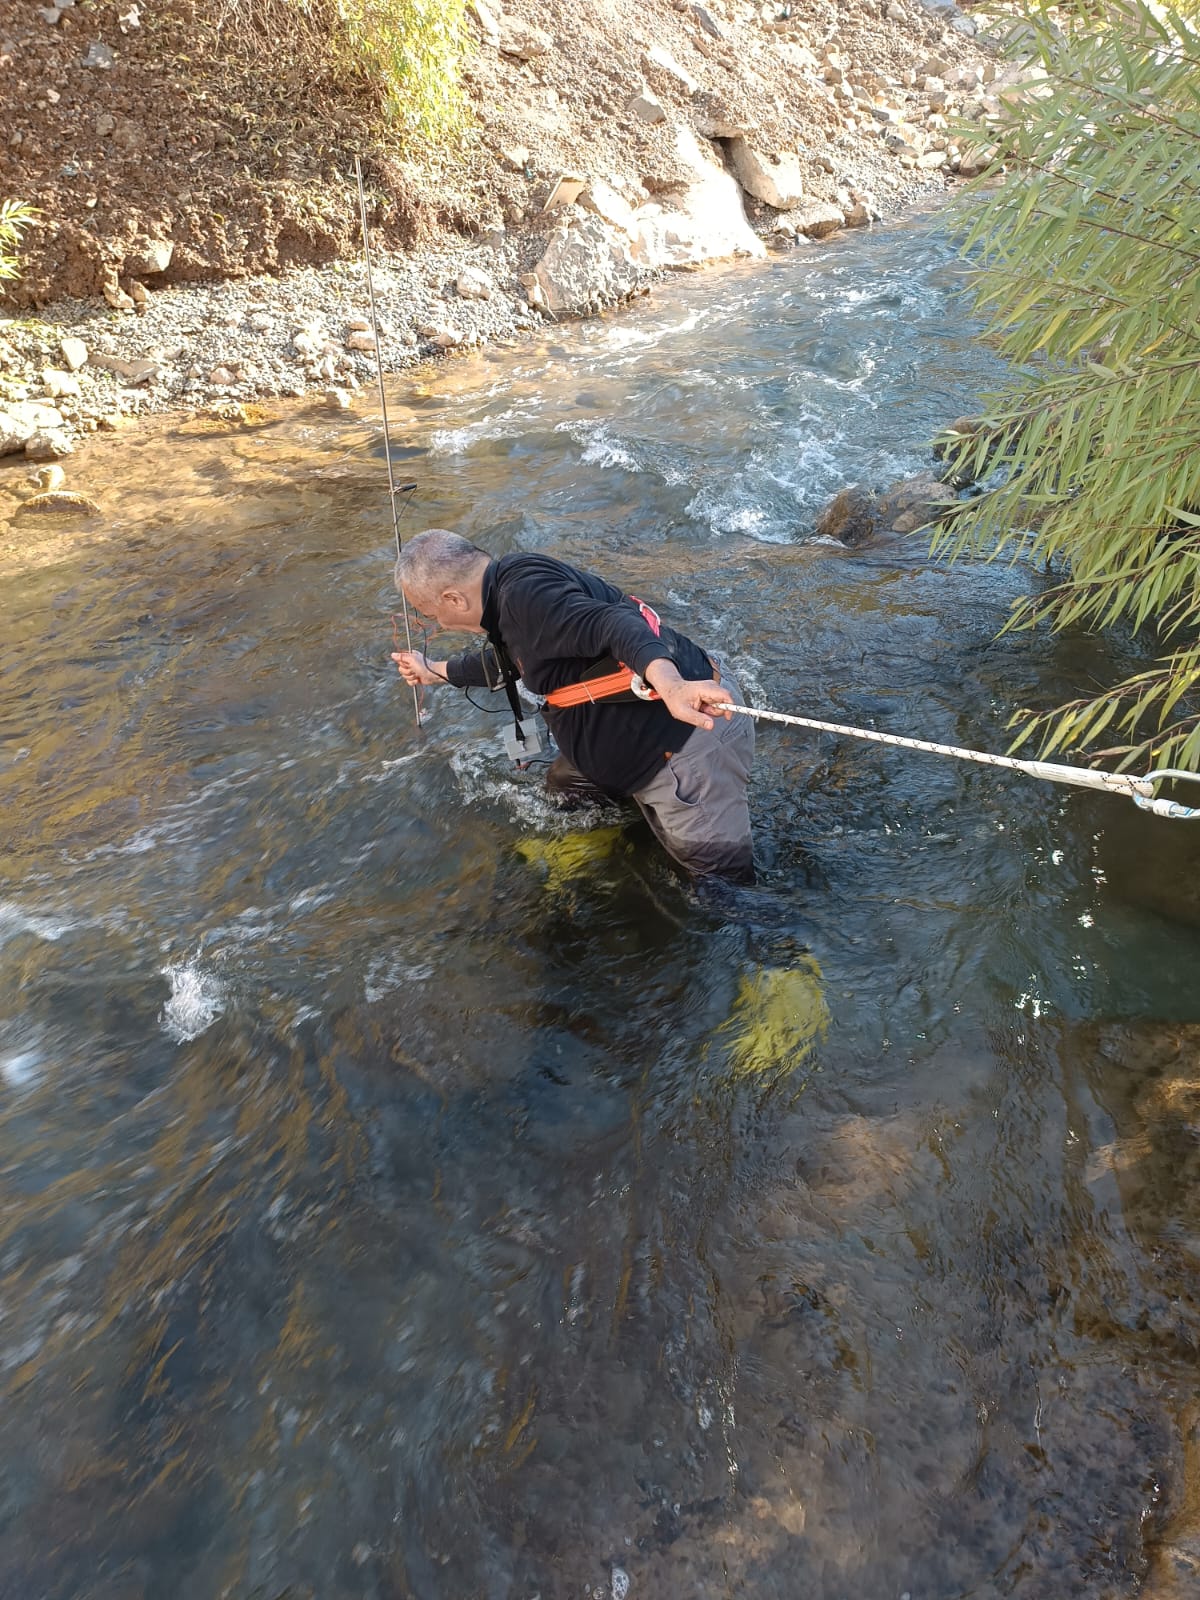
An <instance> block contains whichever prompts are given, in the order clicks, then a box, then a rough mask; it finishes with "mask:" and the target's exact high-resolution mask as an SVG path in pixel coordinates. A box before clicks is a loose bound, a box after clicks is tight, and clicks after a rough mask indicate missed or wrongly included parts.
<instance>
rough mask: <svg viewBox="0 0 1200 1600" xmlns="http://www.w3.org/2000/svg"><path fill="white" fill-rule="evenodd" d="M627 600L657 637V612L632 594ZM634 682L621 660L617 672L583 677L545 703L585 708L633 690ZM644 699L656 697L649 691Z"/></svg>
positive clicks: (548, 696) (659, 624)
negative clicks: (631, 602)
mask: <svg viewBox="0 0 1200 1600" xmlns="http://www.w3.org/2000/svg"><path fill="white" fill-rule="evenodd" d="M629 598H630V599H631V600H632V601H633V603H634V605H635V606H636V607H637V608H638V610H639V611H640V612H641V614H642V621H643V622H644V623H645V624H646V626H647V627H648V628H649V629H650V631H651V632H652V633H653V634H654V636H655V638H657V637H658V636H659V634H660V633H661V631H662V622H661V620H660V619H659V615H658V612H657V611H655V610H654V608H653V606H648V605H647V604H646V602H645V601H644V600H639V599H638V597H637V595H635V594H631V595H630V596H629ZM633 679H634V673H633V672H632V671H631V670H630V668H629V667H627V666H626V665H625V663H624V662H623V661H622V662H620V663H618V670H617V671H616V672H606V673H605V674H604V676H603V677H599V678H584V679H583V681H582V682H581V683H566V684H564V685H563V687H562V688H561V689H554V690H552V691H551V692H550V693H549V694H548V695H547V696H546V704H547V705H548V706H559V707H562V706H586V705H590V704H591V703H592V702H593V701H596V700H611V699H612V697H613V695H615V694H629V693H630V692H631V690H632V689H633ZM647 698H649V699H651V700H657V699H658V696H657V695H656V694H655V692H654V690H653V689H651V690H650V692H649V695H648V697H647Z"/></svg>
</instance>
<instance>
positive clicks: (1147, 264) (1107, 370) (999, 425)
mask: <svg viewBox="0 0 1200 1600" xmlns="http://www.w3.org/2000/svg"><path fill="white" fill-rule="evenodd" d="M1025 16H1026V17H1027V20H1028V25H1029V26H1028V28H1026V29H1025V30H1024V39H1023V46H1022V48H1023V52H1024V53H1026V54H1028V53H1030V52H1032V54H1033V56H1034V63H1035V65H1037V67H1038V68H1039V73H1040V76H1039V81H1038V83H1037V84H1036V85H1029V86H1027V89H1026V92H1024V93H1023V94H1022V96H1021V98H1020V103H1019V104H1012V105H1010V106H1009V107H1008V108H1007V109H1006V110H1005V111H1004V113H1003V120H1002V122H1001V125H1000V127H999V128H998V130H997V137H998V141H999V149H1000V153H1001V157H1002V159H1003V160H1004V161H1005V162H1006V163H1007V164H1008V168H1009V176H1008V178H1007V179H1006V180H1005V182H1004V183H1003V185H1002V186H1000V187H998V188H995V189H992V190H990V191H989V190H984V191H983V193H980V192H978V187H976V192H975V193H974V194H973V195H972V196H971V198H970V200H969V201H968V203H966V204H965V205H964V206H963V207H962V208H961V210H960V212H959V216H958V227H959V229H960V232H961V234H962V235H963V236H964V244H965V248H966V250H967V251H968V253H969V254H970V255H971V256H972V257H973V259H974V260H975V262H976V264H977V267H978V272H977V275H976V278H975V283H974V290H975V296H976V305H977V307H978V308H979V309H980V310H981V311H983V312H984V313H985V314H986V315H987V317H988V318H989V319H990V327H991V331H992V334H993V335H994V337H995V341H996V343H997V344H998V346H999V348H1000V350H1001V351H1002V352H1003V353H1004V354H1005V355H1006V356H1008V357H1009V358H1010V359H1011V360H1012V361H1013V362H1014V363H1015V364H1016V373H1015V376H1014V377H1013V379H1012V381H1011V384H1010V385H1009V387H1008V388H1007V389H1006V390H1005V391H1004V392H1002V393H1001V394H999V395H997V396H994V397H993V398H992V400H991V402H990V405H989V412H988V415H987V418H986V421H985V425H984V426H983V428H981V430H980V431H979V432H978V433H976V434H974V435H971V436H965V435H964V436H961V437H958V438H957V439H956V440H955V441H954V443H953V445H952V447H951V449H950V459H951V461H952V463H953V464H954V465H955V466H956V467H957V468H958V469H959V470H960V472H962V473H964V474H967V473H969V474H971V475H974V476H977V477H984V478H985V483H986V488H985V492H984V493H983V494H982V495H981V497H980V498H979V499H978V500H976V501H974V502H972V503H971V504H970V505H969V506H968V507H967V508H966V509H965V510H964V511H963V512H962V514H960V515H955V516H954V517H952V518H951V519H949V520H947V521H946V522H944V523H943V524H942V525H941V526H940V527H939V528H937V529H936V530H935V534H934V549H935V550H936V551H941V552H948V553H949V554H951V555H960V554H973V555H985V556H987V557H989V558H991V557H995V556H997V555H1001V554H1004V553H1007V554H1008V555H1009V556H1010V557H1012V558H1013V559H1020V558H1024V557H1030V558H1032V559H1034V560H1036V561H1039V562H1041V563H1043V564H1044V565H1045V566H1046V568H1047V573H1048V576H1047V582H1046V584H1045V586H1044V587H1043V588H1042V589H1041V590H1040V592H1038V593H1036V594H1033V595H1031V596H1029V597H1027V598H1026V599H1024V600H1023V601H1021V602H1019V603H1018V604H1017V605H1016V606H1015V608H1014V613H1013V616H1012V617H1011V618H1010V621H1009V623H1008V625H1007V626H1008V627H1009V628H1029V627H1033V626H1036V625H1039V624H1048V625H1049V626H1050V627H1052V628H1054V629H1063V628H1067V627H1073V626H1083V627H1086V628H1106V627H1110V626H1114V625H1123V626H1125V627H1127V628H1129V629H1130V630H1131V631H1133V632H1134V633H1138V634H1139V635H1142V634H1144V636H1145V637H1146V638H1147V639H1148V640H1150V641H1152V642H1153V645H1154V650H1155V659H1154V660H1153V664H1152V665H1151V666H1149V667H1147V669H1146V670H1144V671H1140V672H1137V673H1136V674H1134V675H1132V676H1130V677H1128V678H1126V679H1125V680H1124V681H1123V682H1120V683H1116V684H1114V685H1113V686H1111V687H1109V688H1104V689H1101V690H1100V691H1098V692H1096V693H1090V694H1086V695H1084V696H1082V697H1081V698H1079V699H1077V700H1074V701H1071V702H1070V703H1068V704H1066V705H1063V706H1059V707H1058V708H1057V709H1055V710H1054V711H1052V712H1033V711H1022V712H1019V713H1018V714H1017V715H1016V716H1015V717H1014V718H1013V726H1014V727H1015V728H1016V729H1017V730H1018V738H1017V741H1016V742H1017V744H1020V743H1021V742H1022V741H1023V740H1026V739H1030V738H1034V739H1036V740H1037V741H1038V743H1039V744H1040V746H1041V748H1042V750H1043V752H1044V753H1046V754H1049V753H1051V752H1054V751H1060V750H1063V749H1066V748H1069V747H1071V746H1077V747H1090V748H1093V749H1095V747H1096V746H1097V745H1098V744H1099V743H1100V741H1101V740H1102V739H1105V738H1107V739H1108V740H1110V741H1112V743H1111V745H1110V747H1109V748H1108V749H1106V750H1104V751H1102V752H1101V751H1097V752H1096V753H1097V754H1103V755H1104V756H1105V757H1107V758H1113V757H1119V758H1120V760H1121V762H1122V764H1123V765H1126V766H1128V765H1132V764H1133V763H1134V762H1135V761H1136V762H1139V763H1141V762H1149V763H1153V764H1154V765H1175V766H1182V767H1187V768H1189V769H1195V768H1197V767H1200V710H1198V709H1197V690H1198V689H1200V228H1198V227H1197V220H1198V218H1200V33H1198V32H1197V31H1196V28H1195V25H1194V24H1193V23H1191V22H1189V20H1188V19H1187V17H1186V16H1182V15H1180V14H1179V12H1177V11H1170V10H1166V9H1164V8H1163V7H1161V6H1158V5H1151V4H1147V3H1145V0H1108V3H1107V4H1106V5H1105V6H1104V8H1103V9H1102V10H1096V11H1092V12H1086V13H1079V14H1077V15H1073V14H1071V13H1068V12H1065V11H1063V10H1061V9H1060V10H1058V11H1057V12H1056V13H1055V17H1054V21H1053V22H1052V21H1051V18H1050V15H1049V14H1048V12H1047V10H1045V9H1039V7H1038V6H1036V5H1035V6H1034V7H1033V8H1032V9H1031V10H1029V11H1028V12H1026V13H1025ZM1030 88H1032V89H1033V91H1034V92H1033V93H1032V94H1030V93H1029V92H1028V90H1029V89H1030ZM1050 574H1053V576H1052V577H1051V576H1050Z"/></svg>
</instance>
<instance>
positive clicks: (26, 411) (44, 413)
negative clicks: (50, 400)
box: [4, 400, 64, 438]
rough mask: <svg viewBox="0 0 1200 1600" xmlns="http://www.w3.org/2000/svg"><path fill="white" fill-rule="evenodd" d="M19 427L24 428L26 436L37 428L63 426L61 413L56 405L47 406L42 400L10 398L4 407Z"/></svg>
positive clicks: (51, 428)
mask: <svg viewBox="0 0 1200 1600" xmlns="http://www.w3.org/2000/svg"><path fill="white" fill-rule="evenodd" d="M4 410H5V412H6V413H7V414H8V416H9V417H10V418H11V419H12V421H13V422H15V423H16V424H17V425H18V426H19V427H23V428H24V429H25V433H26V438H28V436H29V435H30V434H31V433H36V432H37V431H38V430H39V429H41V430H44V431H51V430H53V429H55V428H61V427H62V426H63V421H64V419H63V414H62V412H61V411H60V410H59V409H58V407H57V406H48V405H47V404H46V402H45V401H44V400H10V401H9V403H8V405H6V406H5V408H4Z"/></svg>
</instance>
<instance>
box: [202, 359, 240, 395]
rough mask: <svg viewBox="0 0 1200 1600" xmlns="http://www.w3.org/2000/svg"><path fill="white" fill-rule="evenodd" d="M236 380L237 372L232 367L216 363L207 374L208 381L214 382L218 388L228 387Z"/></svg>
mask: <svg viewBox="0 0 1200 1600" xmlns="http://www.w3.org/2000/svg"><path fill="white" fill-rule="evenodd" d="M237 381H238V377H237V373H236V372H235V371H234V370H233V368H232V367H227V366H225V365H224V364H218V365H217V366H215V367H213V368H212V370H211V371H210V372H209V374H208V382H209V383H211V384H215V385H216V387H217V388H219V389H228V388H230V387H231V386H232V385H233V384H235V383H236V382H237Z"/></svg>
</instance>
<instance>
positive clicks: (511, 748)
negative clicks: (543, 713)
mask: <svg viewBox="0 0 1200 1600" xmlns="http://www.w3.org/2000/svg"><path fill="white" fill-rule="evenodd" d="M518 728H519V729H520V736H518V733H517V729H518ZM549 748H550V730H549V729H548V728H547V727H546V724H545V723H544V722H543V721H542V719H541V717H538V716H533V717H523V718H522V719H521V721H520V722H519V723H516V722H514V724H513V726H512V727H511V728H509V729H508V731H507V732H506V733H505V735H504V753H505V754H506V755H507V756H508V758H509V760H510V761H516V762H518V763H520V762H523V761H532V760H533V759H534V757H535V756H540V755H544V754H545V753H546V751H547V750H548V749H549Z"/></svg>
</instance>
